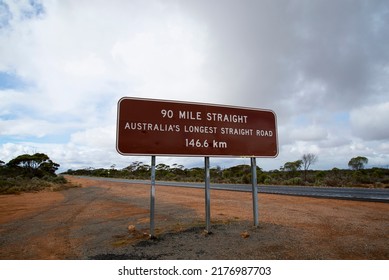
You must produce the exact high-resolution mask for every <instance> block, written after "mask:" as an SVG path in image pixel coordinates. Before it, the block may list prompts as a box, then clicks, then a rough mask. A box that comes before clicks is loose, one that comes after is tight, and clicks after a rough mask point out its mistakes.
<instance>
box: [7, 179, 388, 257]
mask: <svg viewBox="0 0 389 280" xmlns="http://www.w3.org/2000/svg"><path fill="white" fill-rule="evenodd" d="M71 180H72V181H73V182H74V183H81V184H82V185H83V187H82V188H78V189H69V190H66V191H62V192H42V193H36V194H22V195H3V196H0V259H120V258H123V259H124V258H126V259H386V260H388V259H389V243H388V240H389V204H387V203H375V202H356V201H342V200H331V199H315V198H304V197H292V196H278V195H265V194H259V213H260V226H259V228H254V227H252V208H251V207H252V206H251V195H250V194H249V193H239V192H229V191H211V222H212V234H210V235H206V234H204V232H203V230H204V223H205V221H204V208H205V207H204V191H203V190H201V189H188V188H177V187H162V186H157V196H156V232H157V235H158V239H157V240H148V233H149V186H143V185H129V184H126V183H113V182H102V181H93V180H88V179H80V178H75V177H71ZM129 226H130V230H129V229H128V227H129ZM131 226H134V227H135V228H134V227H131Z"/></svg>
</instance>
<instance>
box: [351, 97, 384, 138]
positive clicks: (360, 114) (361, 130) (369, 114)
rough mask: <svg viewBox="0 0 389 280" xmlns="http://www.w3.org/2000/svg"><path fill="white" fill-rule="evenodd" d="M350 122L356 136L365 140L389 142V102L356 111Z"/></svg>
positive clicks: (352, 112)
mask: <svg viewBox="0 0 389 280" xmlns="http://www.w3.org/2000/svg"><path fill="white" fill-rule="evenodd" d="M350 120H351V125H352V128H353V132H354V134H355V135H356V136H358V137H360V138H362V139H364V140H389V123H388V120H389V102H386V103H380V104H375V105H371V106H364V107H361V108H357V109H354V110H352V111H351V114H350Z"/></svg>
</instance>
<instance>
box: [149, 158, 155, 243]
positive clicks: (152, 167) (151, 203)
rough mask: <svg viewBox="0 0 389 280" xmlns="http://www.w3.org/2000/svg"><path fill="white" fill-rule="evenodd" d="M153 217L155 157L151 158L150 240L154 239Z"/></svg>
mask: <svg viewBox="0 0 389 280" xmlns="http://www.w3.org/2000/svg"><path fill="white" fill-rule="evenodd" d="M154 216H155V156H151V188H150V238H155V234H154V227H155V223H154Z"/></svg>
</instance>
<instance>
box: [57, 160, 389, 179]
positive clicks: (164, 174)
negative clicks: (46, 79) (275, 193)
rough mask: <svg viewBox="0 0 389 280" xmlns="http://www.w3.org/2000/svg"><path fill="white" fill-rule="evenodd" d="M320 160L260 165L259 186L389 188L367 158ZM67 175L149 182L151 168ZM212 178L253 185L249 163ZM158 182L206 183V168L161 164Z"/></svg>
mask: <svg viewBox="0 0 389 280" xmlns="http://www.w3.org/2000/svg"><path fill="white" fill-rule="evenodd" d="M317 160H318V157H317V156H316V155H314V154H304V155H303V156H302V157H301V158H300V159H298V160H296V161H292V162H286V163H285V164H284V165H283V166H281V167H280V168H279V169H276V170H271V171H264V170H262V168H260V167H258V166H257V183H258V184H266V185H310V186H332V187H350V186H365V187H366V186H368V187H389V170H388V169H383V168H370V169H365V166H366V164H367V163H368V159H367V158H365V157H361V156H358V157H355V158H352V159H350V161H349V162H348V166H349V168H350V169H338V168H333V169H332V170H312V169H310V168H311V167H312V166H313V165H314V164H315V163H316V162H317ZM65 174H69V175H84V176H99V177H113V178H125V179H143V180H149V179H150V174H151V166H150V165H148V164H145V163H143V162H140V161H134V162H133V163H132V164H130V165H129V166H127V167H125V168H122V169H116V165H115V164H113V165H112V166H111V168H108V169H105V168H99V169H94V168H86V169H77V170H72V169H69V170H68V171H67V172H65ZM210 175H211V182H213V183H228V184H249V183H251V166H250V165H245V164H242V165H237V166H233V167H229V168H221V167H220V166H216V167H212V168H210ZM156 179H157V180H160V181H186V182H203V181H204V168H201V167H194V168H185V167H184V166H183V165H178V164H173V165H172V166H170V165H167V164H164V163H160V164H158V165H156Z"/></svg>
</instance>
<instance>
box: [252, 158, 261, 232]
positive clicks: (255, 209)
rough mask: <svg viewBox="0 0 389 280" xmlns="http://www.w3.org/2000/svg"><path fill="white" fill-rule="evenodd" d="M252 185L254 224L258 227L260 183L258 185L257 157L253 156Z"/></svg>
mask: <svg viewBox="0 0 389 280" xmlns="http://www.w3.org/2000/svg"><path fill="white" fill-rule="evenodd" d="M251 185H252V191H253V214H254V226H255V227H258V225H259V222H258V185H257V163H256V159H255V157H252V158H251Z"/></svg>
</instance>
